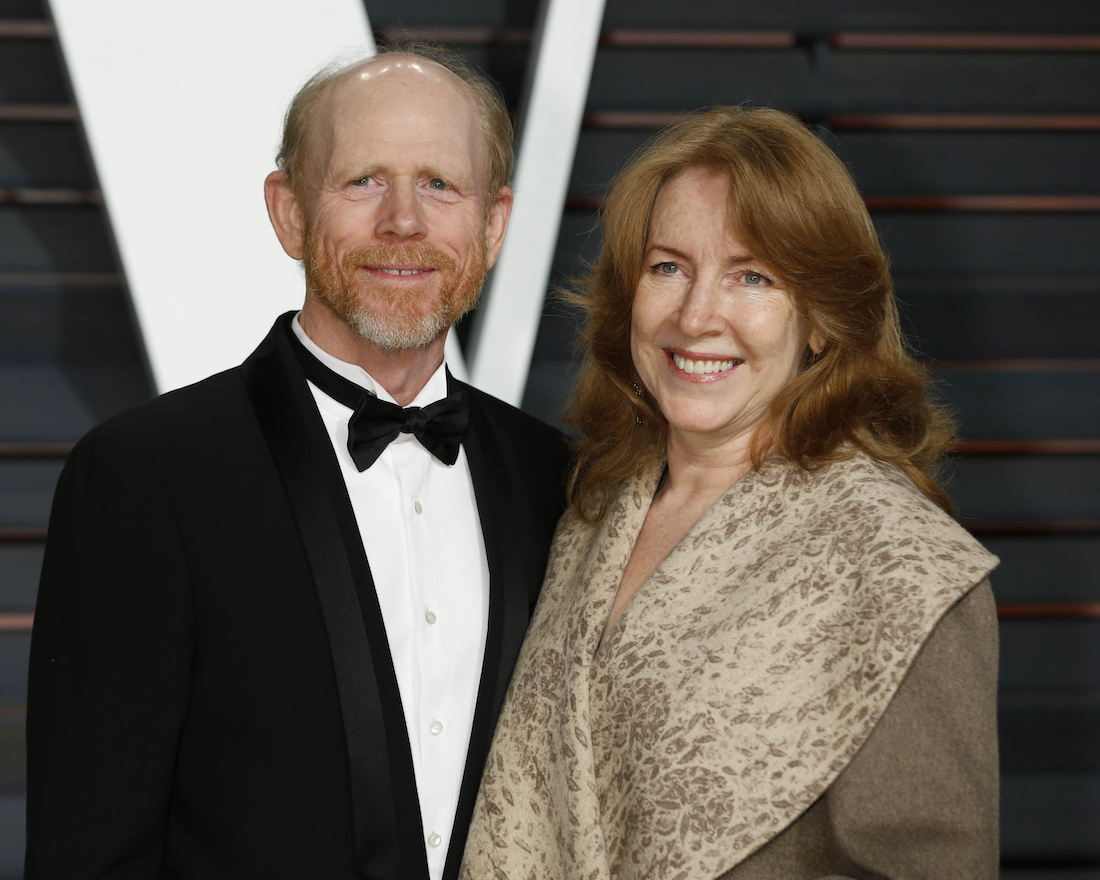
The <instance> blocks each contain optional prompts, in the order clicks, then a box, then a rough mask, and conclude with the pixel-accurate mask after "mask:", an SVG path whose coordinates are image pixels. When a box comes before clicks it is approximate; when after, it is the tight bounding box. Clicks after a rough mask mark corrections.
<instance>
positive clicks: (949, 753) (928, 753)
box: [828, 581, 999, 880]
mask: <svg viewBox="0 0 1100 880" xmlns="http://www.w3.org/2000/svg"><path fill="white" fill-rule="evenodd" d="M996 716H997V611H996V605H995V603H994V601H993V593H992V590H991V589H990V586H989V582H988V581H985V582H983V583H982V584H979V585H978V586H977V587H976V588H975V589H973V590H972V591H971V592H970V593H969V594H967V595H966V596H965V597H964V598H963V599H962V600H960V601H959V602H958V603H957V604H956V605H955V607H954V608H952V609H951V610H950V611H949V612H948V613H947V614H946V615H945V616H944V618H943V619H942V620H941V621H940V623H939V624H938V625H937V627H936V629H935V630H934V631H933V633H932V635H931V636H930V637H929V640H928V642H927V643H926V644H925V646H924V648H923V649H922V650H921V653H920V654H919V655H918V657H917V659H916V661H915V662H914V664H913V667H912V668H911V669H910V671H909V674H908V675H907V676H906V679H905V681H904V682H903V684H902V687H901V688H900V689H899V690H898V693H897V694H896V695H895V696H894V699H893V700H892V701H891V704H890V706H889V708H888V709H887V711H886V713H885V714H884V715H883V717H882V719H881V720H880V721H879V723H878V724H877V725H876V727H875V730H874V732H873V733H872V734H871V736H870V738H869V739H868V740H867V742H866V743H865V744H864V745H863V748H862V749H860V751H859V753H858V754H857V755H856V757H855V759H854V760H853V761H852V763H851V764H849V766H848V767H847V768H846V769H845V770H844V772H843V773H842V774H841V775H840V777H839V778H838V779H837V781H836V782H835V783H834V784H833V785H832V787H831V788H830V790H829V792H828V807H829V819H830V824H831V825H832V828H833V832H834V834H835V839H836V841H837V843H838V845H839V847H840V849H841V850H842V851H843V853H844V854H845V855H846V856H847V857H848V858H850V859H851V860H852V861H853V862H854V863H855V864H857V865H859V866H861V867H863V868H864V869H865V870H870V871H873V872H875V873H876V874H879V875H881V876H883V877H888V878H890V880H918V878H929V880H931V878H936V880H951V878H958V880H983V878H990V880H995V878H996V877H997V873H998V867H999V864H998V863H999V858H998V803H999V802H998V759H997V721H996Z"/></svg>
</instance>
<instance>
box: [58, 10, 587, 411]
mask: <svg viewBox="0 0 1100 880" xmlns="http://www.w3.org/2000/svg"><path fill="white" fill-rule="evenodd" d="M50 5H51V7H52V12H53V18H54V21H55V23H56V25H57V30H58V36H59V39H60V42H61V47H62V51H63V52H64V56H65V62H66V65H67V67H68V70H69V75H70V77H71V79H72V83H73V91H74V93H75V97H76V101H77V105H78V107H79V110H80V115H81V119H82V120H83V123H84V128H85V131H86V132H87V136H88V140H89V145H90V147H91V151H92V159H93V162H94V164H95V168H96V172H97V174H98V176H99V182H100V186H101V188H102V191H103V197H104V201H105V204H106V206H107V213H108V216H109V218H110V221H111V225H112V229H113V232H114V236H115V240H116V242H117V243H118V248H119V252H120V257H121V260H122V269H123V272H124V273H125V275H126V279H127V281H128V283H129V286H130V290H131V293H132V295H133V300H134V307H135V310H136V312H137V317H138V322H139V325H140V329H141V333H142V337H143V340H144V343H145V348H146V351H147V353H148V355H149V361H150V365H151V367H152V370H153V376H154V380H155V382H156V385H157V390H159V391H167V390H169V389H172V388H177V387H179V386H181V385H186V384H189V383H191V382H195V381H197V380H199V379H202V378H204V377H206V376H209V375H210V374H212V373H215V372H218V371H220V370H224V369H227V368H229V367H232V366H235V365H236V364H239V363H240V362H241V361H242V360H243V359H244V358H245V357H246V356H247V355H248V354H249V353H250V352H251V351H252V349H253V348H254V347H255V346H256V345H257V344H258V343H259V341H260V339H261V338H262V337H263V336H264V334H265V333H266V332H267V330H268V328H269V327H270V324H271V321H272V320H273V319H274V316H275V315H277V314H279V313H280V312H283V311H286V310H287V309H293V308H298V307H299V306H301V303H302V299H303V294H304V285H303V282H302V275H301V269H300V268H299V266H298V265H297V264H296V263H295V262H294V261H292V260H291V259H290V258H289V257H287V256H286V255H285V254H284V253H283V251H282V249H281V248H280V247H279V243H278V241H277V239H276V238H275V234H274V232H273V231H272V229H271V226H270V224H269V222H268V219H267V214H266V211H265V209H264V200H263V181H264V177H266V175H267V174H268V172H269V171H271V170H272V169H273V168H274V167H275V165H274V159H275V153H276V150H277V148H278V142H279V137H280V132H281V127H282V118H283V113H284V112H285V109H286V105H287V103H288V102H289V101H290V99H291V97H293V95H294V93H295V92H296V91H297V90H298V88H299V87H300V86H301V85H302V83H303V82H305V80H306V79H308V77H309V76H310V75H312V74H313V73H314V72H315V71H316V70H317V68H318V67H320V66H321V65H323V64H325V63H326V62H330V61H333V60H335V59H337V58H340V57H342V56H343V57H346V58H348V59H349V60H350V58H353V57H357V56H362V55H365V54H368V53H371V52H373V51H374V40H373V37H372V35H371V30H370V25H369V22H368V18H367V13H366V11H365V9H364V3H363V0H174V2H173V0H155V2H153V0H50ZM602 14H603V0H542V9H541V13H540V21H539V27H538V28H537V30H536V38H535V41H534V43H533V45H532V49H531V56H530V57H531V62H530V63H531V65H532V69H531V70H529V71H528V77H527V78H528V82H529V83H530V84H531V86H530V88H531V92H530V94H529V95H528V96H525V100H524V104H525V105H526V106H525V107H522V108H520V109H521V113H520V118H521V128H522V130H521V133H520V135H521V137H520V139H521V153H520V156H519V162H518V165H517V180H516V188H517V192H516V209H515V210H514V212H513V215H512V223H511V226H510V228H509V230H508V236H507V238H506V240H505V244H504V250H503V252H502V253H501V257H500V263H499V264H498V267H497V271H496V272H494V275H493V279H492V288H491V289H490V290H488V291H486V302H485V303H484V304H483V306H482V308H481V309H479V312H478V314H477V315H476V316H475V318H476V321H477V323H476V325H475V328H474V333H473V337H474V339H475V341H476V342H477V346H476V348H477V351H478V352H480V354H481V357H480V358H478V361H479V362H480V363H474V364H472V369H471V372H472V373H473V375H474V379H475V382H476V383H477V384H479V385H480V386H482V387H484V388H486V390H489V391H490V392H492V393H494V394H496V395H498V396H499V397H502V398H503V399H505V400H507V401H509V402H510V403H513V404H516V405H518V404H519V403H520V400H521V399H522V396H523V390H524V388H525V386H526V379H527V373H528V370H529V367H530V360H531V352H532V349H533V348H534V343H535V336H536V333H537V330H538V325H539V319H540V316H541V312H542V303H543V299H544V296H545V293H546V288H547V283H548V280H549V275H550V264H551V258H552V256H553V252H554V245H555V242H556V239H557V232H558V224H559V222H560V218H561V211H562V208H563V206H564V203H565V195H566V190H567V188H568V183H569V171H570V169H571V168H572V163H573V152H574V149H575V146H576V141H577V134H578V131H579V129H580V125H581V115H582V112H583V109H584V103H585V98H586V96H587V93H588V81H589V76H590V73H591V69H592V59H593V57H594V55H595V51H596V43H597V37H598V34H599V28H600V23H601V19H602ZM523 144H526V148H522V145H523ZM448 343H449V346H448V362H449V364H450V367H451V370H452V372H454V373H455V375H457V376H459V377H462V378H464V377H465V375H466V372H467V371H466V366H465V364H464V363H463V358H462V355H461V353H460V352H459V351H458V349H457V344H456V343H454V334H451V339H449V340H448Z"/></svg>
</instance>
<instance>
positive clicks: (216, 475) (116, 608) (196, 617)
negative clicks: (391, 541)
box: [26, 315, 567, 880]
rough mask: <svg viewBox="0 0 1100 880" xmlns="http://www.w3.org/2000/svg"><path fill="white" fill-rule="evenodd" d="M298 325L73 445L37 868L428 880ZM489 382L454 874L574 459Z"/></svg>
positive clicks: (41, 699) (53, 550)
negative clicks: (297, 349)
mask: <svg viewBox="0 0 1100 880" xmlns="http://www.w3.org/2000/svg"><path fill="white" fill-rule="evenodd" d="M289 332H290V330H289V315H285V316H283V317H282V318H280V319H279V321H278V322H276V325H275V327H274V328H273V330H272V331H271V333H270V334H269V335H268V337H267V339H266V340H265V341H264V342H263V344H262V345H261V346H260V347H259V348H258V349H257V350H256V352H255V353H254V354H253V355H252V356H251V357H250V358H249V359H248V360H247V361H246V362H245V363H244V365H243V366H242V367H240V368H237V369H234V370H230V371H228V372H226V373H222V374H220V375H217V376H214V377H212V378H210V379H207V380H206V381H204V382H201V383H199V384H197V385H194V386H191V387H190V388H186V389H183V390H180V391H176V392H172V393H169V394H166V395H164V396H162V397H160V398H158V399H156V400H153V401H150V402H149V403H146V404H143V405H141V406H139V407H137V408H135V409H133V410H131V411H129V412H127V413H124V414H123V415H121V416H118V417H116V418H115V419H112V420H111V421H109V422H107V423H106V424H104V425H102V426H100V427H99V428H96V429H95V430H93V431H92V432H91V433H90V434H89V435H88V436H86V437H85V438H84V439H83V440H81V441H80V443H79V444H77V446H76V448H75V449H74V451H73V453H72V455H71V456H70V458H69V461H68V462H67V463H66V466H65V470H64V472H63V474H62V476H61V480H60V482H59V484H58V489H57V495H56V498H55V501H54V509H53V513H52V515H51V518H50V528H49V540H48V542H47V547H46V557H45V562H44V565H43V572H42V583H41V587H40V592H39V598H38V608H37V611H36V615H35V626H34V634H33V637H32V644H31V671H30V694H29V705H28V710H27V747H28V772H27V778H28V782H27V785H28V840H27V863H26V877H27V878H28V880H38V878H50V880H53V878H57V880H62V878H63V880H79V878H84V877H89V878H90V877H97V878H160V877H163V878H195V880H218V878H244V877H248V878H265V880H272V878H296V880H327V878H334V880H335V878H340V880H343V878H349V880H350V878H389V880H407V878H426V877H427V861H426V858H425V855H424V852H425V850H424V846H425V844H424V839H423V831H422V825H421V820H420V813H419V804H418V802H417V794H416V786H415V781H414V776H413V768H412V759H411V755H410V751H409V744H408V738H407V734H406V730H405V721H404V715H403V713H402V709H401V703H400V695H399V693H398V689H397V683H396V679H395V677H394V671H393V665H392V662H391V659H390V654H389V648H388V645H387V642H386V635H385V630H384V627H383V624H382V618H381V613H380V611H379V607H378V602H377V598H376V595H375V592H374V585H373V582H372V580H371V574H370V568H369V565H368V562H367V559H366V557H365V554H364V552H363V548H362V542H361V540H360V538H359V534H358V529H357V526H356V523H355V520H354V515H353V513H352V509H351V504H350V502H349V500H348V497H347V492H346V490H345V488H344V484H343V480H342V478H341V476H340V472H339V468H338V465H337V463H336V459H335V456H334V455H333V453H332V447H331V443H330V441H329V439H328V435H327V434H326V433H325V429H324V426H323V424H322V422H321V419H320V416H319V414H318V412H317V408H316V405H315V403H314V401H313V398H312V396H311V395H310V392H309V389H308V387H307V385H306V383H305V380H304V377H303V376H302V373H301V370H300V368H299V366H298V363H297V361H296V359H295V356H294V353H293V351H292V350H291V348H290V345H289V341H288V336H287V334H288V333H289ZM471 391H472V396H473V404H472V411H471V424H470V430H469V434H468V436H467V438H466V440H465V441H464V446H465V449H466V453H467V458H468V461H469V464H470V471H471V474H472V476H473V482H474V488H475V494H476V497H477V504H478V510H479V514H480V517H481V526H482V531H483V533H484V538H485V549H486V554H487V556H488V563H489V573H490V582H491V586H490V602H489V634H488V640H487V643H486V648H485V661H484V668H483V672H482V676H481V684H480V690H479V694H478V700H477V709H476V714H475V720H474V729H473V735H472V738H471V744H470V751H469V757H468V759H467V764H466V773H465V777H464V781H463V785H462V790H461V797H460V802H459V808H458V816H457V818H456V821H455V829H454V834H453V836H452V840H451V849H450V851H449V852H448V856H447V872H446V873H447V876H448V877H453V876H455V875H457V869H458V864H459V861H460V859H461V856H462V848H463V845H464V843H465V838H466V827H467V825H468V822H469V817H470V813H471V811H472V809H473V800H474V796H475V794H476V791H477V785H478V781H479V779H480V776H481V769H482V766H483V763H484V760H485V754H486V752H487V750H488V745H489V740H490V738H491V736H492V731H493V726H494V723H495V720H496V717H497V714H498V712H499V710H500V705H501V702H502V700H503V697H504V692H505V689H506V688H507V685H508V680H509V676H510V674H511V670H512V666H513V663H514V661H515V658H516V655H517V653H518V651H519V647H520V643H521V641H522V639H523V634H524V631H525V629H526V626H527V621H528V618H529V615H530V611H531V609H532V608H533V605H534V602H535V599H536V596H537V593H538V589H539V587H540V585H541V582H542V575H543V569H544V567H545V564H546V556H547V552H548V549H549V544H550V539H551V537H552V533H553V530H554V527H555V525H556V522H557V519H558V517H559V515H560V514H561V512H562V508H563V494H564V493H563V485H564V472H565V467H566V461H567V455H566V452H565V445H564V442H563V438H562V436H561V435H560V434H559V433H558V432H557V431H554V430H553V429H551V428H549V427H547V426H546V425H544V424H542V423H541V422H539V421H537V420H536V419H534V418H531V417H530V416H527V415H525V414H523V413H521V412H519V411H518V410H515V409H513V408H512V407H509V406H507V405H506V404H503V403H501V402H500V401H498V400H495V399H493V398H491V397H489V396H487V395H485V394H482V393H481V392H478V391H477V390H474V389H471Z"/></svg>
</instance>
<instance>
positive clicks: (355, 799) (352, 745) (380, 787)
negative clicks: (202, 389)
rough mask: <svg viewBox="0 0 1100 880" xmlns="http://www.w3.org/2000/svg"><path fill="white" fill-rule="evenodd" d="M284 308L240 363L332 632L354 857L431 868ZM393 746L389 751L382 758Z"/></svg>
mask: <svg viewBox="0 0 1100 880" xmlns="http://www.w3.org/2000/svg"><path fill="white" fill-rule="evenodd" d="M292 314H293V313H287V314H285V315H283V316H281V317H280V318H279V319H278V320H277V321H276V322H275V326H274V327H273V328H272V329H271V332H270V333H269V334H268V336H267V338H266V339H265V340H264V341H263V343H262V344H261V345H260V347H259V348H258V349H256V351H255V352H254V353H253V354H252V355H251V356H250V357H249V358H248V360H246V361H245V363H244V366H243V368H242V372H243V377H244V381H245V386H246V388H247V390H248V394H249V397H250V399H251V401H252V405H253V407H254V408H255V411H256V416H257V418H258V420H259V422H260V425H261V427H262V428H263V431H264V434H265V436H266V438H267V441H268V446H269V447H270V449H271V453H272V456H273V457H274V459H275V462H276V464H277V466H278V468H279V473H280V475H281V477H282V480H283V485H284V487H285V489H286V494H287V499H288V501H289V503H290V506H291V509H292V511H293V514H294V517H295V520H296V522H297V525H298V531H299V534H300V535H301V538H302V546H303V549H304V551H305V554H306V557H307V559H308V561H309V566H310V570H311V571H312V573H313V579H314V586H315V587H316V590H317V598H318V600H319V602H320V606H321V614H322V616H323V618H324V622H325V628H326V630H327V632H328V637H329V645H330V648H331V650H332V659H333V665H334V667H335V673H336V683H337V690H338V693H339V696H340V711H341V715H342V717H343V722H344V732H345V738H346V742H347V747H348V766H349V773H350V786H351V799H352V804H351V806H352V818H353V823H354V829H355V866H356V870H357V873H358V874H359V875H360V876H362V877H370V878H380V880H400V878H403V877H416V876H421V877H426V876H427V860H426V856H425V854H424V847H423V843H422V842H421V840H420V834H419V829H420V821H419V817H420V807H419V803H418V802H417V800H416V781H415V775H414V772H413V767H412V757H411V754H410V752H409V744H408V737H407V735H406V734H405V733H404V718H403V716H402V712H401V698H400V693H399V691H398V688H397V679H396V676H395V675H394V672H393V665H392V661H391V660H390V654H389V646H388V644H387V642H386V638H385V628H384V626H383V625H382V615H381V611H380V609H379V607H378V600H377V597H376V596H375V592H374V581H373V578H372V577H371V574H370V566H369V565H368V564H367V560H366V555H365V554H364V552H363V546H362V542H361V540H360V539H359V536H358V531H357V527H356V524H355V516H354V513H353V512H352V510H351V502H350V501H349V500H348V495H347V491H346V489H345V488H344V485H343V479H342V478H341V476H340V471H339V466H338V464H337V462H336V459H335V456H334V454H333V453H332V447H331V444H330V442H329V440H328V436H327V434H325V430H324V425H323V423H322V421H321V418H320V415H319V414H318V412H317V407H316V404H315V403H314V402H313V398H312V395H311V394H310V392H309V389H308V386H307V385H306V381H305V377H304V376H303V375H302V372H301V368H300V366H299V365H298V362H297V359H296V357H295V355H294V352H293V350H292V349H291V347H290V342H289V338H288V336H287V334H288V333H289V332H291V331H290V326H289V324H290V318H291V317H292ZM380 755H386V756H387V759H386V760H379V756H380Z"/></svg>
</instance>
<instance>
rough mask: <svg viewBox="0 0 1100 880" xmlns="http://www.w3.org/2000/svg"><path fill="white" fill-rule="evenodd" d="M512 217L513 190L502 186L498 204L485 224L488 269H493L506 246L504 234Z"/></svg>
mask: <svg viewBox="0 0 1100 880" xmlns="http://www.w3.org/2000/svg"><path fill="white" fill-rule="evenodd" d="M511 216H512V190H511V189H509V188H508V187H506V186H502V187H501V188H500V194H499V197H498V198H497V203H496V205H494V206H493V210H492V211H490V212H489V219H488V220H487V221H486V223H485V247H486V250H485V256H486V258H487V266H486V268H489V269H492V268H493V266H494V265H495V264H496V261H497V257H498V256H500V248H501V245H503V244H504V233H505V232H507V231H508V218H509V217H511Z"/></svg>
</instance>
